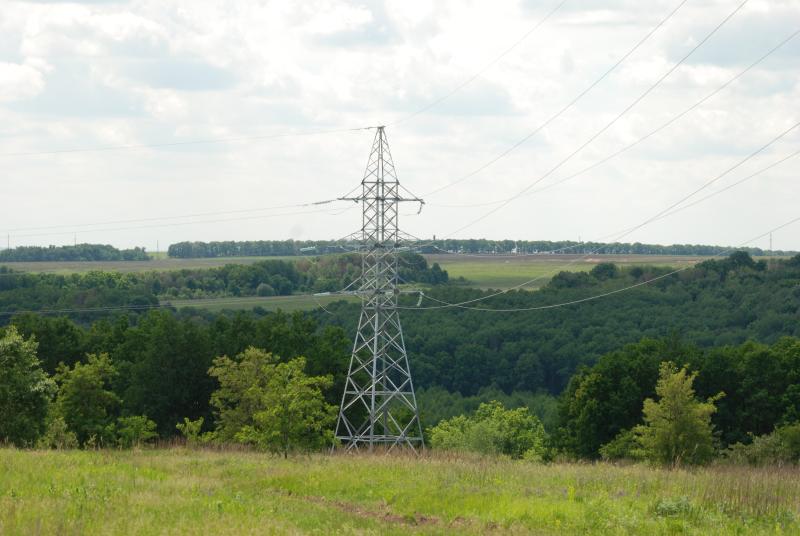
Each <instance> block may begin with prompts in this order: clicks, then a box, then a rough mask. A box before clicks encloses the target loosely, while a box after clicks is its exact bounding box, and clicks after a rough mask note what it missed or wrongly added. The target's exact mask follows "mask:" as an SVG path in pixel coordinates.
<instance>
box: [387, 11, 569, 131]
mask: <svg viewBox="0 0 800 536" xmlns="http://www.w3.org/2000/svg"><path fill="white" fill-rule="evenodd" d="M566 3H567V0H561V2H559V3H558V4H556V6H555V7H554V8H553V9H551V10H550V11H549V12H548V13H547V14H546V15H545V16H544V17H543V18H542V19H540V20H539V21H538V22H537V23H536V24H535V25H534V26H533V27H532V28H531V29H530V30H528V31H527V32H525V33H524V34H523V35H522V37H520V38H519V39H517V40H516V41H515V42H514V44H512V45H511V46H510V47H508V48H507V49H505V50H504V51H503V52H501V53H500V54H499V55H498V56H496V57H495V58H494V59H493V60H491V61H490V62H489V63H487V64H486V65H485V66H484V67H483V68H482V69H480V70H479V71H478V72H476V73H475V74H473V75H472V76H470V77H469V78H467V79H466V80H464V81H463V82H461V83H460V84H459V85H457V86H456V87H455V88H453V89H452V90H450V91H449V92H447V93H445V94H444V95H442V96H441V97H439V98H438V99H435V100H434V101H432V102H430V103H428V104H427V105H425V106H423V107H422V108H420V109H418V110H417V111H415V112H413V113H410V114H408V115H407V116H405V117H403V118H401V119H398V120H397V121H395V122H393V123H389V125H388V126H396V125H399V124H401V123H405V122H406V121H408V120H409V119H412V118H414V117H416V116H418V115H420V114H422V113H424V112H427V111H428V110H430V109H431V108H433V107H434V106H436V105H437V104H441V103H442V102H443V101H445V100H447V99H449V98H450V97H452V96H453V95H455V94H456V93H458V92H459V91H461V90H462V89H464V88H465V87H466V86H468V85H469V84H471V83H472V82H474V81H475V80H476V79H478V77H480V76H481V75H482V74H483V73H485V72H486V71H488V70H489V69H490V68H492V67H494V65H496V64H497V62H499V61H500V60H501V59H503V58H504V57H505V56H507V55H508V54H509V53H511V51H513V50H514V49H515V48H517V47H518V46H519V45H521V44H522V42H523V41H525V40H526V39H527V38H528V37H530V36H531V34H533V32H535V31H536V30H538V29H539V27H540V26H541V25H542V24H544V23H545V22H547V20H548V19H549V18H550V17H552V16H553V15H554V14H555V12H556V11H558V10H559V9H561V7H562V6H563V5H564V4H566Z"/></svg>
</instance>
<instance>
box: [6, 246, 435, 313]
mask: <svg viewBox="0 0 800 536" xmlns="http://www.w3.org/2000/svg"><path fill="white" fill-rule="evenodd" d="M360 273H361V258H360V257H359V256H358V255H356V254H346V255H337V256H327V257H317V258H302V259H297V260H292V261H284V260H277V259H267V260H263V261H259V262H256V263H253V264H249V265H241V264H228V265H225V266H222V267H219V268H198V269H183V270H165V271H152V272H140V273H118V272H101V271H92V272H87V273H76V274H70V275H61V274H38V273H22V272H16V271H14V270H12V269H9V268H7V267H2V266H0V313H10V312H13V311H36V310H42V309H89V308H104V307H119V306H131V307H133V308H136V307H141V308H147V307H150V306H153V305H157V304H158V303H159V300H170V299H195V298H219V297H238V296H287V295H290V294H295V293H301V292H303V293H308V292H329V291H335V290H340V289H342V288H344V287H347V286H348V285H350V284H351V283H353V282H354V281H355V280H356V279H357V278H358V277H359V275H360ZM399 275H400V277H401V278H402V280H403V281H406V282H409V283H423V284H426V285H440V284H444V283H447V282H448V280H449V277H448V274H447V271H445V270H442V269H441V268H440V267H439V265H438V264H434V265H433V266H428V263H427V261H426V260H425V258H424V257H422V256H421V255H417V254H414V253H404V254H402V255H401V256H400V262H399ZM97 316H98V314H97V313H87V314H86V315H84V316H83V318H85V319H86V318H95V317H97ZM0 323H2V318H0Z"/></svg>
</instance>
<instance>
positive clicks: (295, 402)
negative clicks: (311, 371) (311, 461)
mask: <svg viewBox="0 0 800 536" xmlns="http://www.w3.org/2000/svg"><path fill="white" fill-rule="evenodd" d="M305 368H306V360H305V358H302V357H298V358H295V359H292V360H290V361H288V362H285V363H281V362H280V361H279V359H278V358H277V357H275V356H274V355H273V354H270V353H267V352H265V351H263V350H259V349H257V348H252V347H251V348H248V349H246V350H245V351H244V352H242V353H241V354H239V355H238V356H236V359H230V358H229V357H227V356H222V357H218V358H216V359H214V366H213V367H211V369H209V374H210V375H211V376H213V377H214V378H216V379H217V380H218V381H219V385H220V387H219V389H218V390H216V391H215V392H214V394H213V395H212V396H211V403H212V405H213V406H214V408H215V409H216V411H217V438H218V439H219V440H221V441H233V442H240V443H249V444H253V445H256V446H257V447H259V448H262V449H265V450H268V451H270V452H275V453H282V454H283V455H284V457H285V456H287V455H288V453H289V452H292V451H296V450H312V449H316V448H319V447H321V446H323V445H324V444H326V443H327V444H330V442H331V441H332V439H333V436H332V432H331V430H330V426H331V425H332V424H333V421H334V419H335V415H336V413H335V412H336V407H335V406H333V405H330V404H328V403H326V402H325V398H324V395H323V391H324V390H325V389H328V388H330V386H331V385H332V383H333V380H332V379H331V378H330V377H329V376H328V377H324V376H308V375H306V373H305V372H304V370H305Z"/></svg>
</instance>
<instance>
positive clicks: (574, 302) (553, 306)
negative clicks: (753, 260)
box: [397, 216, 800, 313]
mask: <svg viewBox="0 0 800 536" xmlns="http://www.w3.org/2000/svg"><path fill="white" fill-rule="evenodd" d="M797 222H800V216H798V217H796V218H793V219H792V220H789V221H787V222H785V223H782V224H781V225H779V226H777V227H774V228H772V229H770V230H769V231H767V232H765V233H762V234H760V235H758V236H756V237H753V238H751V239H750V240H747V241H745V242H742V243H741V244H739V245H738V246H736V247H735V248H730V249H728V250H726V251H723V252H720V253H717V254H716V255H712V256H711V257H721V256H724V255H727V254H730V253H732V252H734V251H735V250H736V249H737V248H740V247H743V246H746V245H747V244H751V243H753V242H755V241H757V240H760V239H762V238H765V237H767V236H769V235H770V234H771V233H774V232H775V231H779V230H781V229H783V228H785V227H788V226H789V225H792V224H794V223H797ZM690 268H692V266H691V265H688V266H683V267H681V268H677V269H675V270H672V271H671V272H667V273H665V274H661V275H659V276H656V277H653V278H652V279H648V280H646V281H640V282H638V283H635V284H633V285H629V286H627V287H622V288H618V289H615V290H610V291H608V292H603V293H601V294H595V295H592V296H587V297H585V298H579V299H576V300H570V301H566V302H561V303H553V304H549V305H539V306H536V307H514V308H504V309H492V308H489V307H464V306H462V305H461V304H450V303H448V302H445V301H443V300H439V299H437V298H433V297H431V296H428V295H427V294H426V295H425V297H426V298H428V299H431V300H433V301H436V302H439V303H443V304H446V305H443V306H442V307H402V306H398V307H397V308H398V309H405V310H411V311H415V310H424V309H434V308H435V309H439V308H448V307H459V308H461V309H469V310H471V311H482V312H494V313H518V312H525V311H542V310H546V309H558V308H561V307H567V306H570V305H577V304H579V303H586V302H589V301H594V300H598V299H601V298H606V297H608V296H612V295H614V294H620V293H622V292H626V291H628V290H633V289H635V288H638V287H641V286H644V285H649V284H650V283H654V282H656V281H659V280H661V279H665V278H667V277H670V276H673V275H676V274H678V273H680V272H684V271H686V270H688V269H690Z"/></svg>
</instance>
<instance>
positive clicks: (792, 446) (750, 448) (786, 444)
mask: <svg viewBox="0 0 800 536" xmlns="http://www.w3.org/2000/svg"><path fill="white" fill-rule="evenodd" d="M725 458H726V459H727V460H728V461H730V462H732V463H735V464H747V465H755V466H760V465H784V464H790V463H798V462H800V423H795V424H790V425H786V426H781V427H778V428H776V429H775V430H774V431H773V432H772V433H770V434H765V435H761V436H751V441H750V443H747V444H745V443H736V444H734V445H731V446H730V447H729V448H728V450H727V451H725Z"/></svg>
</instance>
